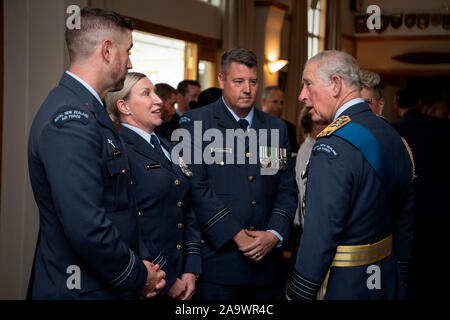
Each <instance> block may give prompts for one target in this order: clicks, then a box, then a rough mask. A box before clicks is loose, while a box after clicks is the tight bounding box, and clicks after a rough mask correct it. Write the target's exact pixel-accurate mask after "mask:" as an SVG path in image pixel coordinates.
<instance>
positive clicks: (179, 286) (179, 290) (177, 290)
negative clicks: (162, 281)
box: [167, 278, 186, 300]
mask: <svg viewBox="0 0 450 320" xmlns="http://www.w3.org/2000/svg"><path fill="white" fill-rule="evenodd" d="M185 292H186V283H185V282H184V281H183V280H181V279H179V278H177V279H176V280H175V282H174V283H173V285H172V286H171V287H170V289H169V291H168V292H167V295H168V296H169V297H171V298H173V299H175V300H181V297H182V296H184V293H185Z"/></svg>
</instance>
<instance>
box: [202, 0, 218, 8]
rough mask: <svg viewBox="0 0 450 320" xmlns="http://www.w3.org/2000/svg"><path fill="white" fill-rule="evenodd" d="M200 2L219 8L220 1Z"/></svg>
mask: <svg viewBox="0 0 450 320" xmlns="http://www.w3.org/2000/svg"><path fill="white" fill-rule="evenodd" d="M200 1H201V2H206V3H209V4H211V5H213V6H216V7H220V2H221V0H200Z"/></svg>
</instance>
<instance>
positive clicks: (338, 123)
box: [317, 116, 351, 138]
mask: <svg viewBox="0 0 450 320" xmlns="http://www.w3.org/2000/svg"><path fill="white" fill-rule="evenodd" d="M350 121H351V119H350V117H349V116H341V117H339V118H337V119H336V120H334V121H333V122H332V123H331V124H330V125H329V126H328V127H326V128H325V129H323V130H322V131H321V132H320V133H319V134H318V135H317V138H321V137H328V136H330V135H331V134H332V133H333V132H335V131H336V130H337V129H339V128H342V127H343V126H345V125H346V124H347V123H349V122H350Z"/></svg>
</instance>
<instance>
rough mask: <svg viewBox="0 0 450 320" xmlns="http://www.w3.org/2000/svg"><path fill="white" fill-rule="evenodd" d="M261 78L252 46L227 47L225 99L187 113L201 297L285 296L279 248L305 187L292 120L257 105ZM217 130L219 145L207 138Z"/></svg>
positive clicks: (223, 69) (184, 122)
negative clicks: (298, 175)
mask: <svg viewBox="0 0 450 320" xmlns="http://www.w3.org/2000/svg"><path fill="white" fill-rule="evenodd" d="M257 78H258V77H257V60H256V56H255V54H254V53H253V52H251V51H249V50H247V49H231V50H229V51H227V52H225V53H224V54H223V56H222V63H221V73H220V74H219V83H220V86H221V88H222V94H223V96H222V98H221V99H219V100H217V101H216V102H214V103H212V104H209V105H207V106H205V107H201V108H199V109H195V110H191V111H190V112H188V113H186V114H185V115H184V116H183V117H181V119H180V123H181V127H182V128H187V129H188V131H189V133H190V136H191V137H192V147H193V148H192V151H193V155H192V156H193V162H194V163H193V165H191V167H192V171H193V177H192V178H191V182H192V197H193V204H194V211H195V212H196V214H197V220H198V223H199V226H200V230H201V232H202V236H203V240H204V243H203V245H202V265H203V267H202V271H203V276H202V278H201V280H200V281H199V283H198V285H197V295H196V298H197V299H201V300H220V299H281V297H282V289H283V279H284V275H283V274H282V272H280V270H281V267H282V263H283V258H282V252H281V248H280V247H281V246H282V244H283V242H284V241H285V240H287V239H288V237H289V232H290V229H291V225H292V221H293V218H294V214H295V210H296V208H297V198H298V188H297V184H296V181H295V174H294V168H293V163H292V159H291V155H290V146H289V138H288V132H287V129H286V125H285V124H284V123H283V121H281V120H280V119H277V118H275V117H273V116H270V115H268V114H266V113H264V112H262V111H260V110H257V109H256V108H255V107H254V106H253V103H254V101H255V97H256V91H257V88H258V79H257ZM199 126H200V127H201V129H200V130H198V129H199ZM272 131H273V132H276V133H278V134H279V139H278V137H277V138H272ZM237 132H240V133H241V134H242V135H241V136H240V137H238V134H237ZM262 132H266V137H263V134H261V133H262ZM211 134H212V135H215V136H216V138H217V139H216V140H215V141H214V143H213V144H211V143H210V141H204V142H203V141H201V140H203V139H202V137H201V136H203V135H204V136H205V139H204V140H209V138H206V136H211ZM234 134H236V136H234ZM245 135H248V137H250V138H248V137H245ZM230 137H231V138H230ZM252 137H253V138H252ZM266 138H267V139H266ZM183 141H184V140H183ZM220 141H221V142H220ZM244 145H245V146H244ZM257 146H259V148H258V147H257ZM240 147H241V149H240ZM239 150H241V151H244V150H245V152H241V153H240V152H239ZM198 155H200V161H196V160H198V159H197V156H198ZM172 157H173V155H172ZM210 157H213V158H214V161H209V160H210V159H209V158H210ZM208 159H209V160H208ZM185 161H186V159H185ZM269 168H274V169H272V171H270V173H271V174H266V171H264V170H263V169H269Z"/></svg>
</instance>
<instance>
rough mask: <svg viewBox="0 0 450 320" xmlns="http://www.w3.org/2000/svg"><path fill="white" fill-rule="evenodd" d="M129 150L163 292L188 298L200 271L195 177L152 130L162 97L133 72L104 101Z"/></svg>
mask: <svg viewBox="0 0 450 320" xmlns="http://www.w3.org/2000/svg"><path fill="white" fill-rule="evenodd" d="M105 100H106V106H107V109H108V113H109V115H110V117H111V119H112V120H113V122H114V123H115V124H116V125H117V126H119V125H120V128H119V136H120V137H121V139H122V140H123V143H124V145H125V146H126V149H127V155H128V162H129V164H130V170H131V178H132V183H133V187H134V192H135V197H136V201H137V205H138V208H139V221H140V223H139V225H140V227H141V232H142V238H143V240H144V242H145V244H146V246H147V247H148V248H152V249H150V251H152V252H150V253H149V255H150V256H151V260H152V262H153V263H158V264H159V265H160V266H161V269H162V270H164V271H165V272H166V287H165V289H163V291H161V294H167V295H168V296H169V297H172V298H174V299H177V300H188V299H190V298H191V296H192V295H193V293H194V290H195V280H196V277H197V276H198V274H199V273H200V272H201V258H200V231H199V228H198V226H197V222H196V219H195V213H194V212H193V211H192V210H191V204H190V198H191V196H190V195H191V187H190V181H189V176H190V174H191V172H190V170H189V168H188V167H187V166H186V165H184V164H183V165H179V164H175V163H173V162H172V161H171V160H170V152H171V149H172V147H171V144H170V143H169V141H167V140H165V139H164V138H160V137H158V136H157V135H156V134H155V133H154V132H153V130H154V129H155V127H157V126H159V125H161V123H162V120H161V110H160V107H161V103H162V102H161V99H160V98H159V97H158V95H157V94H156V93H155V87H154V85H153V84H152V82H151V81H150V80H149V79H148V78H147V77H146V76H145V75H144V74H142V73H136V72H130V73H128V75H127V77H126V79H125V84H124V87H123V89H122V90H120V91H117V92H111V93H108V94H107V96H106V97H105Z"/></svg>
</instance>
